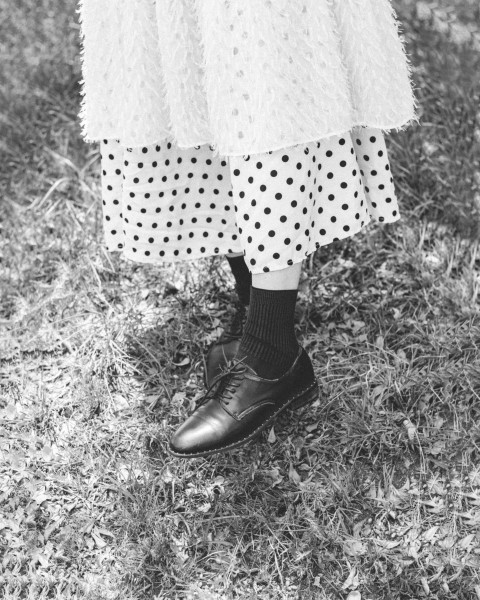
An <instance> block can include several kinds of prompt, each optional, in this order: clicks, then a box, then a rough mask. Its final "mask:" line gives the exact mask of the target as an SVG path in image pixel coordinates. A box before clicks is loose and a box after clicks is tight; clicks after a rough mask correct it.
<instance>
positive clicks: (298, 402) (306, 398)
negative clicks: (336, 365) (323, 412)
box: [167, 381, 319, 458]
mask: <svg viewBox="0 0 480 600" xmlns="http://www.w3.org/2000/svg"><path fill="white" fill-rule="evenodd" d="M318 397H319V389H318V382H317V381H315V383H314V384H312V385H311V386H309V387H308V388H307V389H305V390H302V391H301V392H299V393H298V394H296V395H295V396H293V398H291V399H290V400H289V401H288V402H286V403H285V404H284V405H283V406H282V407H281V408H279V409H278V410H277V412H275V413H273V415H271V416H270V417H269V418H268V419H267V420H266V421H264V422H263V423H262V424H261V425H259V426H258V427H257V428H256V429H254V430H253V431H252V432H251V433H250V434H249V435H247V436H246V437H244V438H242V439H241V440H238V441H237V442H234V443H233V444H228V446H223V447H222V448H215V449H214V450H204V451H202V452H191V453H182V452H175V451H174V450H172V449H171V448H170V446H167V452H168V453H169V454H171V455H172V456H175V457H177V458H200V457H202V456H210V455H212V454H221V453H222V452H228V451H229V450H233V449H234V448H239V447H240V446H244V445H245V444H248V442H251V441H252V440H254V439H255V438H256V437H258V436H259V435H260V433H261V432H262V431H263V430H264V429H266V428H267V427H268V426H269V425H271V424H272V423H273V422H274V421H275V419H276V418H277V417H278V416H279V415H280V414H281V413H283V412H284V411H285V410H288V409H293V410H296V409H299V408H302V407H303V406H306V405H307V404H311V403H312V402H315V400H317V398H318Z"/></svg>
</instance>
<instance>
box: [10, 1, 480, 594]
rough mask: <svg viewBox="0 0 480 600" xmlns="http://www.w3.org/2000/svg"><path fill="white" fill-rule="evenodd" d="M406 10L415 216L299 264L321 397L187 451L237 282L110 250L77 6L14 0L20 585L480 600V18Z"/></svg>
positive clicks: (196, 267)
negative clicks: (258, 433) (249, 433)
mask: <svg viewBox="0 0 480 600" xmlns="http://www.w3.org/2000/svg"><path fill="white" fill-rule="evenodd" d="M394 5H395V8H396V10H397V13H398V15H399V17H400V19H401V20H402V22H403V24H404V26H403V30H404V35H405V39H406V43H407V47H408V51H409V53H410V54H411V60H412V64H413V65H414V72H413V77H414V81H415V84H416V88H417V89H416V93H417V96H418V100H419V103H420V105H421V125H418V126H417V125H415V126H413V127H411V128H410V129H409V130H407V131H406V132H392V133H391V134H389V135H388V136H387V145H388V148H389V154H390V161H391V164H392V171H393V175H394V177H395V182H396V186H397V192H398V198H399V203H400V206H401V212H402V219H401V221H399V222H397V223H395V224H390V225H386V226H381V225H380V224H378V223H372V224H371V225H369V226H368V228H367V229H366V230H365V231H363V232H362V233H360V234H358V235H356V236H354V237H352V238H349V239H347V240H344V241H341V242H338V243H334V244H331V245H329V246H326V247H324V248H322V249H321V250H320V251H319V252H317V253H316V254H315V255H314V256H313V257H312V258H311V259H310V260H309V261H307V262H306V264H305V270H304V275H303V281H302V284H301V291H300V301H299V303H298V308H297V315H296V317H297V318H296V323H297V333H298V336H299V339H300V340H301V342H302V343H303V345H304V346H305V348H306V349H307V350H308V351H309V353H310V355H311V357H312V359H313V361H314V363H315V369H316V374H317V376H318V379H319V382H320V389H321V396H320V399H319V400H318V401H317V402H315V404H314V405H313V406H311V407H308V408H305V409H302V411H301V412H299V413H297V414H296V415H295V417H294V418H293V419H292V418H290V419H286V418H283V419H282V420H280V421H279V422H277V424H276V425H275V426H274V428H272V429H271V430H269V431H266V432H265V433H264V435H263V436H262V438H261V439H260V440H259V441H258V442H257V443H255V444H253V445H251V446H248V447H246V448H243V449H240V450H236V451H235V452H231V453H229V454H225V455H219V456H214V457H210V458H206V459H195V460H191V461H181V460H177V459H174V458H172V457H170V456H169V455H167V453H166V451H165V440H166V439H168V437H169V436H170V435H171V433H172V432H173V431H174V430H175V428H176V427H177V426H178V425H179V424H180V422H182V421H183V420H184V418H185V417H186V416H187V414H189V412H190V411H191V410H192V408H193V406H194V401H195V398H198V397H199V394H200V393H201V389H202V381H201V367H202V360H203V359H202V357H203V352H204V350H205V348H206V346H207V345H208V343H209V342H210V341H211V340H212V339H214V338H215V337H216V336H217V335H218V334H219V333H220V332H221V327H222V324H224V323H225V322H226V321H227V319H228V317H229V314H230V311H231V300H232V294H233V291H232V288H233V282H232V278H231V275H230V274H229V272H228V270H227V269H226V266H225V261H223V260H222V259H221V258H215V259H213V260H203V261H200V262H198V263H196V264H188V263H184V264H182V265H177V266H173V265H166V266H163V267H153V266H145V265H139V264H135V263H132V262H128V261H124V260H122V259H121V258H120V256H119V255H118V254H109V253H108V252H106V251H105V250H104V248H103V240H102V219H101V204H100V185H99V184H100V182H99V152H98V147H97V146H95V145H93V146H92V145H89V146H88V145H86V144H84V143H83V142H82V140H81V138H80V133H79V124H78V119H77V113H78V109H79V83H78V82H79V78H80V57H79V51H78V33H79V27H78V23H77V15H76V13H75V2H74V0H65V1H64V2H62V3H60V4H59V3H58V2H55V1H54V0H37V2H36V3H35V5H34V7H33V8H32V5H31V2H29V0H17V1H16V2H15V3H12V2H7V0H0V14H1V15H2V18H3V17H5V21H4V23H5V22H6V24H7V27H5V28H4V35H3V39H2V45H1V49H2V63H1V66H0V81H2V82H3V84H2V86H1V87H0V99H1V107H2V114H1V127H2V138H1V140H0V153H1V157H0V158H1V164H2V169H1V172H0V184H1V186H2V205H1V206H2V209H1V217H0V224H1V233H2V235H1V239H0V260H1V262H0V278H1V284H0V290H1V304H0V328H1V332H0V339H1V346H0V353H1V354H0V359H1V367H0V369H1V370H0V376H1V378H0V385H1V389H0V456H1V460H0V558H1V561H2V568H1V573H0V582H1V585H0V597H2V598H5V599H8V600H16V599H20V598H28V599H30V598H31V599H35V600H41V599H47V598H48V599H50V598H58V599H62V600H70V599H77V598H85V599H88V600H110V599H118V600H129V599H135V600H136V599H141V600H143V599H147V598H156V599H157V600H161V599H168V600H170V599H174V598H179V599H186V600H187V599H191V600H193V599H194V598H198V599H206V600H224V599H226V600H228V599H236V598H239V599H240V598H245V599H248V600H253V599H261V600H277V599H285V600H293V599H297V598H298V599H302V600H304V599H305V600H308V599H320V600H321V599H337V598H338V599H340V598H349V600H359V599H362V600H367V599H371V600H380V599H382V600H383V599H388V600H397V599H408V600H411V599H420V598H432V599H439V600H440V599H441V600H444V599H445V600H446V599H450V598H452V599H453V598H455V599H456V600H467V599H468V600H471V599H477V600H478V599H480V576H479V573H480V534H479V533H478V532H479V526H480V466H479V465H480V462H479V458H480V452H479V445H478V444H479V439H480V428H479V422H480V421H479V418H480V403H479V394H480V354H479V349H480V314H479V305H480V302H479V289H480V252H479V243H478V241H479V236H480V174H479V163H480V159H479V157H480V152H479V150H480V85H479V81H478V73H479V72H480V28H479V26H478V24H479V23H480V8H479V6H478V2H477V0H456V1H452V0H448V1H447V0H445V1H442V2H440V1H439V2H413V1H412V0H410V1H407V0H398V1H396V2H394Z"/></svg>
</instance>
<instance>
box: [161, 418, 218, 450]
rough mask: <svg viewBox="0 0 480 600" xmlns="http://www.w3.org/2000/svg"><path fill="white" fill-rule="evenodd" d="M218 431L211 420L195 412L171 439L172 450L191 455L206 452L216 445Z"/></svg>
mask: <svg viewBox="0 0 480 600" xmlns="http://www.w3.org/2000/svg"><path fill="white" fill-rule="evenodd" d="M218 437H219V436H218V432H217V431H216V429H215V427H214V425H213V424H212V422H211V421H207V420H206V419H203V418H202V417H201V415H196V414H193V415H192V416H191V417H190V418H188V419H187V420H186V421H185V422H184V423H183V424H182V425H180V427H179V428H178V429H177V431H176V432H175V433H174V434H173V436H172V437H171V439H170V443H169V447H170V450H171V451H173V452H174V453H176V454H182V455H189V454H196V453H199V452H206V451H208V450H210V449H212V447H214V446H215V441H216V440H217V438H218Z"/></svg>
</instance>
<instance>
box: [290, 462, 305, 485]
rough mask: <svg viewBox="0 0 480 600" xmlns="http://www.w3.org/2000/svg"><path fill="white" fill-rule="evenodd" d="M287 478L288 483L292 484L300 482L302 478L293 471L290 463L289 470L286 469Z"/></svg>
mask: <svg viewBox="0 0 480 600" xmlns="http://www.w3.org/2000/svg"><path fill="white" fill-rule="evenodd" d="M288 478H289V479H290V481H293V483H300V481H302V478H301V477H300V475H299V474H298V473H297V471H295V469H294V467H293V464H292V463H290V468H289V469H288Z"/></svg>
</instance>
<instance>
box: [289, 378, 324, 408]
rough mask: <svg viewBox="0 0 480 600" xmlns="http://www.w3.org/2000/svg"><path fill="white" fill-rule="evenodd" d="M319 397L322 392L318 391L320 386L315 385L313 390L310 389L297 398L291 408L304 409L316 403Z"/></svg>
mask: <svg viewBox="0 0 480 600" xmlns="http://www.w3.org/2000/svg"><path fill="white" fill-rule="evenodd" d="M319 395H320V391H319V389H318V384H315V386H314V387H313V388H310V389H308V390H307V391H306V392H304V393H303V394H302V395H301V396H299V397H298V398H295V400H294V401H293V402H292V403H291V404H290V408H293V409H296V408H302V406H306V405H307V404H311V403H312V402H315V400H317V398H318V397H319Z"/></svg>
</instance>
